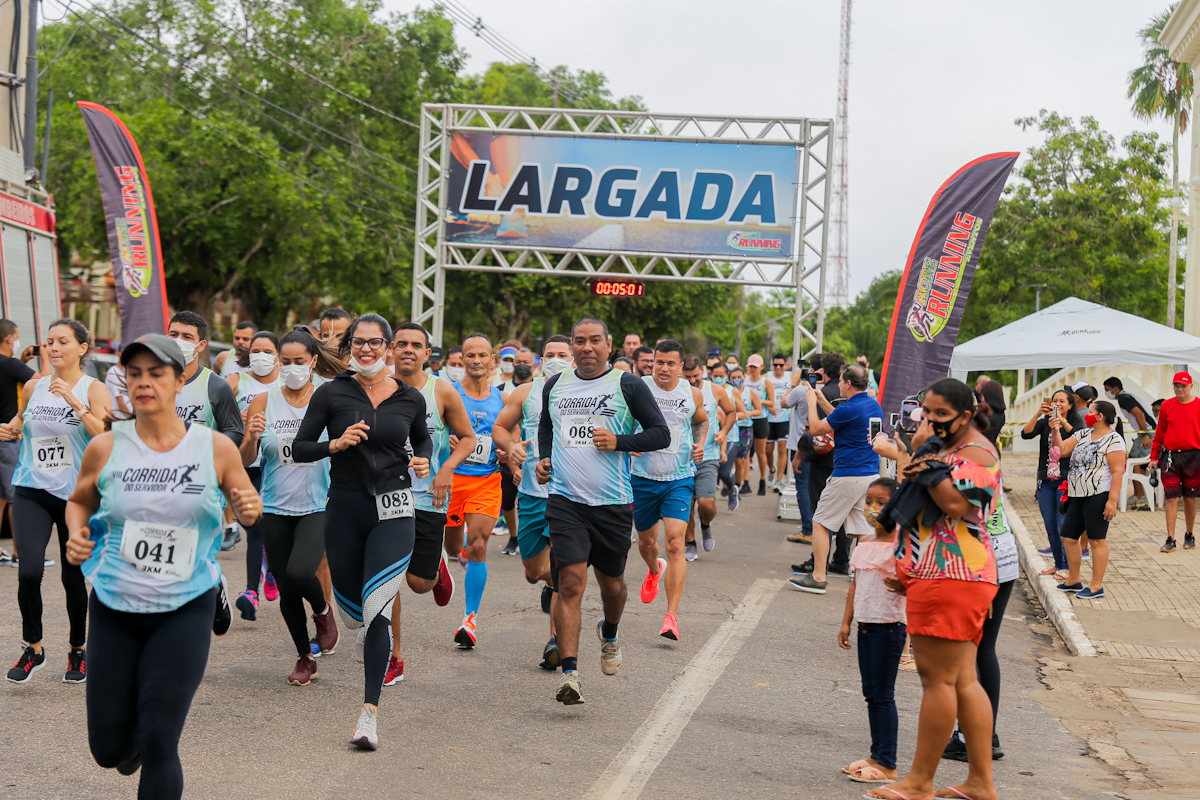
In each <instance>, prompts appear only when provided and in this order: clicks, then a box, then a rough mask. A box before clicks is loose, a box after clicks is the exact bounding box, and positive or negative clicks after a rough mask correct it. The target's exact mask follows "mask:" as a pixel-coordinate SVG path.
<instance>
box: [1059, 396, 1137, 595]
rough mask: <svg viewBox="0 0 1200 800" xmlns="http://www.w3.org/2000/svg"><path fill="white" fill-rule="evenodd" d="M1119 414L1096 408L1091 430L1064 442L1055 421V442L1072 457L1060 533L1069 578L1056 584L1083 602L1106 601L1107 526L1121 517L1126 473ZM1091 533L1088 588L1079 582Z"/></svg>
mask: <svg viewBox="0 0 1200 800" xmlns="http://www.w3.org/2000/svg"><path fill="white" fill-rule="evenodd" d="M1116 421H1117V410H1116V408H1115V407H1114V406H1113V404H1112V403H1109V402H1108V401H1106V400H1101V401H1099V402H1097V403H1093V404H1092V406H1091V410H1090V411H1089V412H1088V414H1087V416H1086V417H1085V418H1084V422H1085V424H1087V425H1088V427H1087V428H1084V429H1083V430H1078V431H1076V432H1075V433H1074V434H1072V435H1071V436H1069V437H1068V438H1067V439H1063V438H1062V434H1061V428H1062V420H1060V419H1052V420H1051V421H1050V427H1051V429H1053V431H1054V443H1055V444H1056V445H1059V446H1060V447H1061V449H1062V452H1063V454H1064V455H1069V456H1071V471H1070V473H1069V474H1068V475H1067V513H1066V517H1065V519H1064V520H1063V526H1062V530H1061V534H1062V539H1063V546H1064V549H1065V550H1066V551H1067V564H1068V567H1067V578H1066V580H1065V581H1063V582H1062V583H1060V584H1058V588H1059V589H1061V590H1062V591H1064V592H1074V593H1075V596H1076V597H1079V598H1082V599H1084V600H1097V599H1099V598H1101V597H1104V572H1105V570H1106V569H1107V568H1108V523H1109V520H1111V519H1112V518H1113V517H1115V516H1116V514H1117V497H1118V496H1119V495H1120V494H1121V478H1120V476H1121V475H1124V474H1125V440H1124V439H1123V438H1122V437H1121V436H1120V435H1119V434H1117V432H1116V430H1114V429H1113V427H1112V426H1113V423H1115V422H1116ZM1085 532H1086V533H1087V537H1088V542H1089V543H1090V544H1091V550H1092V580H1091V582H1090V583H1089V584H1088V585H1087V587H1086V588H1085V587H1084V585H1083V583H1082V582H1081V581H1080V580H1079V566H1080V563H1081V562H1082V561H1083V552H1082V549H1081V547H1080V545H1079V538H1080V537H1081V536H1082V535H1083V534H1084V533H1085Z"/></svg>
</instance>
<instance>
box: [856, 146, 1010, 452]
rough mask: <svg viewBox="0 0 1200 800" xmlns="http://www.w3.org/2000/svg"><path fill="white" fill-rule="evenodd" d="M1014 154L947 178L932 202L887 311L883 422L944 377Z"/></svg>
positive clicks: (1000, 155)
mask: <svg viewBox="0 0 1200 800" xmlns="http://www.w3.org/2000/svg"><path fill="white" fill-rule="evenodd" d="M1019 155H1020V153H995V154H993V155H990V156H983V157H982V158H977V159H975V160H974V161H972V162H971V163H969V164H967V165H966V166H965V167H963V168H962V169H960V170H959V171H958V172H956V173H954V174H953V175H951V176H950V179H949V180H947V181H946V182H945V183H943V184H942V187H941V188H940V189H938V190H937V193H936V194H934V196H933V200H931V201H930V202H929V208H928V209H927V210H926V211H925V218H924V219H922V220H921V225H920V227H918V228H917V235H916V238H915V239H913V244H912V249H911V250H910V251H909V253H908V263H907V264H905V266H904V276H903V277H902V278H901V279H900V291H899V292H898V293H897V295H896V309H895V311H894V312H892V326H891V330H890V331H889V333H888V344H887V355H886V356H885V359H884V370H883V378H882V380H881V381H880V382H879V402H880V405H882V406H883V412H884V422H885V423H889V422H890V419H889V418H890V416H891V415H892V414H893V413H898V412H899V411H900V405H901V403H902V402H903V400H904V398H906V397H910V396H912V395H915V394H917V393H918V392H920V391H921V390H922V389H924V388H925V387H926V386H928V385H929V384H931V383H933V382H934V381H936V380H939V379H941V378H944V377H946V373H947V371H948V369H949V367H950V356H951V354H953V352H954V345H955V342H957V340H958V329H959V327H960V326H961V324H962V315H963V311H964V309H965V308H966V306H967V294H968V293H969V292H970V291H971V279H972V278H973V277H974V276H975V266H976V264H978V263H979V251H980V250H982V249H983V240H984V238H985V237H986V236H987V232H988V227H989V226H990V225H991V224H992V215H993V214H994V213H996V203H997V201H998V200H999V199H1000V192H1001V190H1003V189H1004V183H1005V182H1006V181H1007V180H1008V173H1009V172H1011V171H1012V168H1013V164H1015V163H1016V161H1017V157H1018V156H1019ZM888 427H889V428H890V424H889V426H888Z"/></svg>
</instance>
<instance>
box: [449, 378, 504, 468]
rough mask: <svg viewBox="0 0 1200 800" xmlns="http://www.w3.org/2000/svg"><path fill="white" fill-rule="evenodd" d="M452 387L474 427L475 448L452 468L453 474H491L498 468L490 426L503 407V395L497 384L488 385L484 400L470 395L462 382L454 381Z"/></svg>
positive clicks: (493, 423)
mask: <svg viewBox="0 0 1200 800" xmlns="http://www.w3.org/2000/svg"><path fill="white" fill-rule="evenodd" d="M454 388H455V389H457V390H458V395H459V397H461V398H462V400H463V405H464V406H466V408H467V419H469V420H471V427H472V428H474V429H475V450H474V452H472V453H471V455H469V456H467V460H466V461H464V462H463V463H462V464H460V465H459V467H458V469H456V470H454V474H455V475H491V474H492V473H493V472H496V471H497V470H498V469H499V467H498V466H497V465H496V448H495V447H493V446H492V426H493V425H495V424H496V417H498V416H500V411H501V410H503V408H504V396H503V395H502V394H501V393H500V388H499V387H497V386H492V387H490V389H491V392H490V393H489V394H488V396H487V399H486V400H476V399H475V398H474V397H471V396H470V395H469V394H467V391H466V389H464V388H463V385H462V383H455V384H454Z"/></svg>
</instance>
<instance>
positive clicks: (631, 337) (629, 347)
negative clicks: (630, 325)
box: [621, 331, 642, 361]
mask: <svg viewBox="0 0 1200 800" xmlns="http://www.w3.org/2000/svg"><path fill="white" fill-rule="evenodd" d="M641 346H642V335H641V334H640V333H637V332H636V331H630V332H629V333H627V334H625V341H624V342H622V344H621V349H622V350H624V351H625V357H626V358H628V359H629V360H630V361H634V360H635V359H634V357H633V353H634V351H636V350H637V349H638V348H639V347H641Z"/></svg>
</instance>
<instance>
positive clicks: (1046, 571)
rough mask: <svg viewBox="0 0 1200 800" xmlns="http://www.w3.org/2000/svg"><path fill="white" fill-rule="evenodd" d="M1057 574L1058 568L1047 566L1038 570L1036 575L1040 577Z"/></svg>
mask: <svg viewBox="0 0 1200 800" xmlns="http://www.w3.org/2000/svg"><path fill="white" fill-rule="evenodd" d="M1057 574H1058V570H1056V569H1055V568H1054V567H1049V568H1047V569H1044V570H1042V571H1041V572H1039V573H1038V577H1041V576H1043V575H1057Z"/></svg>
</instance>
